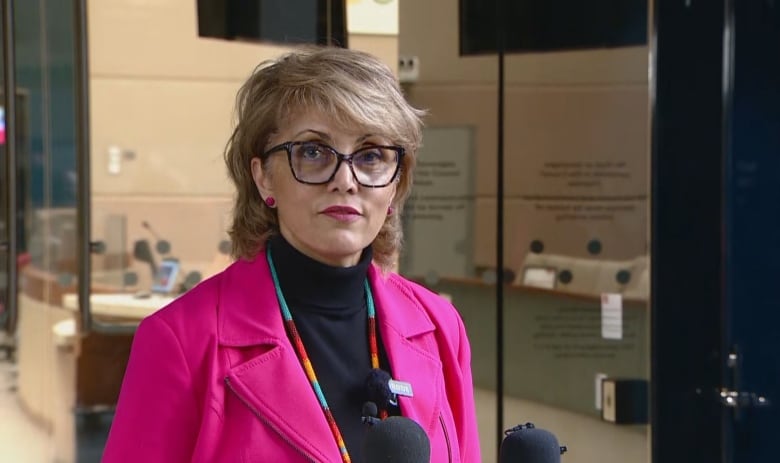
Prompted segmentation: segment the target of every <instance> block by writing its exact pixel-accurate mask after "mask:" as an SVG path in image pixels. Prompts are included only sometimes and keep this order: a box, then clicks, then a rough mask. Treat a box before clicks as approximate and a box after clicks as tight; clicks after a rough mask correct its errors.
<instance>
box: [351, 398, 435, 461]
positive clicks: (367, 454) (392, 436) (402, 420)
mask: <svg viewBox="0 0 780 463" xmlns="http://www.w3.org/2000/svg"><path fill="white" fill-rule="evenodd" d="M364 407H365V406H364ZM363 457H364V460H365V463H430V461H431V441H430V440H429V439H428V435H427V434H425V430H423V428H422V427H420V425H419V424H417V423H416V422H415V421H414V420H411V419H409V418H406V417H403V416H391V417H389V418H386V419H384V420H376V421H375V422H374V423H373V424H372V425H371V426H369V427H368V429H367V430H366V437H365V439H364V440H363Z"/></svg>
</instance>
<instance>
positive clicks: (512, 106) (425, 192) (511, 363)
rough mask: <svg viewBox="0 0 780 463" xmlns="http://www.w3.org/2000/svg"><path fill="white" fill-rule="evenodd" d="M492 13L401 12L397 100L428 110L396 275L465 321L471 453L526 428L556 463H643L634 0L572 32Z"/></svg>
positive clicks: (642, 180)
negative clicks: (448, 301)
mask: <svg viewBox="0 0 780 463" xmlns="http://www.w3.org/2000/svg"><path fill="white" fill-rule="evenodd" d="M458 3H460V7H459V6H458ZM504 3H505V4H509V5H505V6H504V8H505V9H504V11H503V16H499V17H502V18H503V19H502V20H501V21H497V20H496V17H497V16H496V11H497V10H496V8H497V5H496V2H487V4H485V2H480V4H479V5H475V2H468V1H463V2H447V1H443V0H442V1H433V2H401V7H400V11H401V15H400V39H399V53H400V55H401V62H402V63H403V62H404V60H405V59H406V60H407V61H408V62H411V63H415V64H416V65H417V66H419V69H418V70H417V72H418V75H417V77H415V78H414V80H412V81H410V82H409V83H408V85H407V91H408V95H409V97H410V99H411V100H412V101H413V102H414V103H416V104H418V105H420V106H423V107H425V108H427V109H429V111H430V117H429V118H428V126H427V129H426V138H425V146H424V148H423V150H422V152H421V157H420V161H421V166H422V167H423V168H422V169H421V170H420V171H419V172H418V174H417V176H416V190H415V191H416V193H415V196H414V197H413V201H412V204H411V207H410V210H409V211H407V214H408V217H407V222H406V223H407V230H408V235H407V247H406V254H405V255H404V260H403V261H402V264H403V265H402V266H401V270H402V272H407V273H408V274H410V275H414V276H416V277H417V278H419V280H420V281H421V282H422V283H423V284H425V285H426V286H428V287H430V288H431V289H433V290H435V291H438V292H441V293H444V294H447V295H450V296H451V297H452V301H453V303H454V304H455V306H456V307H457V308H458V309H459V310H460V312H461V314H462V315H463V318H464V320H465V321H466V325H467V328H468V331H469V335H470V338H471V342H472V348H473V367H474V379H475V386H476V388H477V397H478V414H479V417H480V432H481V437H482V449H483V461H495V460H496V454H497V453H496V452H497V441H498V439H500V438H502V437H504V433H503V431H504V430H506V429H509V428H512V427H514V426H516V425H518V424H524V423H526V422H532V423H534V425H535V426H536V427H539V428H544V429H547V430H549V431H551V432H553V433H554V434H556V435H557V437H558V439H559V441H560V442H561V444H562V445H566V446H568V447H569V449H571V455H570V456H568V459H571V458H574V459H576V460H577V461H580V462H611V461H614V462H624V461H631V462H642V461H650V455H649V452H648V448H649V445H648V442H649V440H648V439H649V429H648V426H647V425H646V424H645V423H646V422H647V410H648V407H647V395H648V394H647V391H648V384H649V382H648V380H649V369H650V359H649V316H648V315H649V314H648V307H649V306H648V303H647V301H648V292H649V259H648V254H647V253H648V243H649V237H648V213H649V210H648V206H649V198H648V191H649V185H648V179H649V172H648V169H647V166H648V165H649V135H648V125H649V123H648V112H649V111H648V81H647V75H648V69H647V56H648V48H647V46H646V42H647V41H646V35H647V27H646V24H647V4H646V2H641V1H638V2H625V4H624V3H621V5H623V7H625V8H623V7H621V9H620V11H619V12H618V13H619V14H618V13H616V14H615V15H613V19H616V22H613V23H612V24H605V23H604V22H603V21H602V20H603V19H604V17H601V18H600V19H599V20H598V21H593V22H589V21H587V15H588V14H592V12H589V11H584V10H583V11H580V10H577V11H580V13H578V15H585V16H583V17H582V18H581V20H582V21H583V22H587V23H588V24H589V26H588V27H583V28H581V29H576V30H574V29H572V28H567V27H563V26H562V25H561V24H560V23H559V22H556V21H555V18H556V17H558V16H559V15H558V16H556V13H555V11H553V10H554V9H550V8H547V6H546V4H544V5H542V3H541V2H536V4H537V6H539V8H536V9H533V8H530V6H529V5H531V4H533V3H535V2H532V1H526V2H504ZM606 3H609V2H601V4H602V5H601V6H602V7H604V6H605V5H606ZM629 3H630V6H629ZM477 6H478V7H477ZM542 6H544V8H542ZM572 8H574V9H577V8H579V7H576V6H572ZM588 8H590V6H589V7H588ZM594 8H595V6H594ZM595 9H596V10H598V8H595ZM599 11H601V10H599ZM559 13H560V12H559ZM534 14H535V15H536V16H534V17H533V20H531V19H529V15H534ZM572 14H573V13H572ZM513 15H514V16H513ZM521 15H522V17H521ZM575 16H576V15H573V16H571V17H572V18H573V17H575ZM578 22H579V20H578ZM502 23H503V24H504V25H506V27H507V28H506V30H505V32H506V34H508V35H509V37H506V38H505V39H506V46H507V47H510V46H511V47H510V49H507V50H505V52H506V54H505V56H504V63H503V65H502V67H503V70H504V72H503V75H499V74H498V68H499V55H498V53H497V47H496V45H495V44H496V43H497V40H498V39H499V36H500V33H499V32H498V31H499V27H501V24H502ZM521 23H522V24H523V25H524V29H523V30H522V31H519V32H518V30H517V25H518V24H521ZM594 25H595V26H594ZM509 26H511V27H509ZM531 26H533V27H531ZM591 26H593V27H591ZM596 26H598V27H596ZM600 28H601V29H600ZM604 28H607V29H604ZM464 34H466V37H464ZM469 34H470V35H469ZM578 34H579V36H578ZM577 40H580V41H581V42H580V43H578V42H577ZM605 44H608V45H609V46H604V45H605ZM458 45H460V46H461V48H460V49H459V48H458ZM412 58H413V59H412ZM499 94H500V95H501V98H502V99H501V103H502V106H503V108H502V107H500V106H499V104H498V95H499ZM499 129H501V131H502V133H499ZM499 150H500V153H499ZM497 153H498V154H497ZM498 156H501V157H502V160H501V162H502V169H501V172H500V173H499V172H498ZM499 176H502V178H501V180H503V188H502V190H501V191H498V184H499ZM498 223H502V224H503V227H502V230H501V238H500V240H501V242H500V243H499V244H500V245H501V246H500V247H499V248H498V249H497V246H496V244H497V242H496V240H497V235H498V233H497V232H498V226H497V224H498ZM499 250H500V252H502V255H501V263H499V259H498V258H497V257H498V256H497V254H496V253H497V251H499ZM499 266H503V269H504V270H503V272H498V271H497V269H498V267H499ZM497 284H499V285H500V293H497V289H498V288H496V285H497ZM497 317H500V319H501V320H502V322H503V323H502V326H501V328H500V331H499V330H497V328H496V319H497ZM497 339H498V340H499V342H501V345H500V346H499V348H498V349H497V347H496V340H497ZM497 362H501V364H500V367H501V368H500V369H497ZM497 381H500V384H497ZM497 394H498V395H497ZM495 407H499V413H498V414H499V416H503V420H501V422H497V420H496V409H495ZM616 407H617V408H616ZM605 449H610V450H609V452H606V451H605ZM564 459H566V458H564Z"/></svg>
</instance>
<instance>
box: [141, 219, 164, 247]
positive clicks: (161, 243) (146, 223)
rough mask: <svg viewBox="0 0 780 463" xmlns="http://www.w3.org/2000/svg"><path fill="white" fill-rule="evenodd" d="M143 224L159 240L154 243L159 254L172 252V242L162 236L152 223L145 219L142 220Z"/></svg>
mask: <svg viewBox="0 0 780 463" xmlns="http://www.w3.org/2000/svg"><path fill="white" fill-rule="evenodd" d="M141 226H142V227H144V228H145V229H146V230H147V231H148V232H149V233H151V235H152V236H153V237H154V238H155V239H156V240H157V243H155V245H154V249H155V250H156V251H157V252H158V253H159V254H168V253H169V252H171V243H170V242H169V241H168V240H164V239H162V238H161V237H160V235H159V234H157V232H156V231H155V230H154V228H152V225H151V224H150V223H149V222H147V221H146V220H144V221H143V222H141Z"/></svg>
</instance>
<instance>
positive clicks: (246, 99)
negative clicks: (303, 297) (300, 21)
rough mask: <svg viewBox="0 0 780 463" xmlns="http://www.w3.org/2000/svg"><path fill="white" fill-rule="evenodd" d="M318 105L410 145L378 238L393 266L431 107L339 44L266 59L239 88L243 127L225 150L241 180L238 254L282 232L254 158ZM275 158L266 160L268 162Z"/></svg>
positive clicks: (377, 254) (234, 231) (234, 176)
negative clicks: (415, 103)
mask: <svg viewBox="0 0 780 463" xmlns="http://www.w3.org/2000/svg"><path fill="white" fill-rule="evenodd" d="M310 110H316V111H319V112H321V113H322V114H324V115H326V116H328V117H329V118H331V119H332V120H334V121H336V122H337V123H338V124H339V125H341V126H342V127H358V128H362V129H364V130H365V131H366V132H367V133H375V134H379V135H381V136H383V137H384V138H386V139H388V140H389V141H390V142H391V143H392V144H394V145H398V146H401V147H403V148H404V150H405V152H406V154H405V155H404V156H403V158H402V163H401V168H400V172H399V174H398V177H397V178H396V182H397V189H396V194H395V197H394V198H393V202H392V205H393V208H394V210H395V213H393V214H390V215H388V216H387V219H386V220H385V223H384V224H383V225H382V228H381V229H380V231H379V234H378V235H377V237H376V238H375V239H374V241H373V243H372V245H371V246H372V248H373V258H374V261H375V262H376V263H377V264H378V265H379V266H380V267H382V268H383V269H388V268H389V267H390V266H391V265H392V263H393V261H394V259H395V256H396V255H397V253H398V252H400V249H401V244H402V241H403V230H402V227H401V212H402V210H403V205H404V202H405V201H406V198H407V197H408V196H409V193H410V190H411V186H412V174H413V172H414V166H415V162H416V156H417V150H418V148H419V147H420V143H421V139H422V117H423V116H424V114H425V112H424V111H422V110H419V109H416V108H414V107H412V106H411V105H410V104H409V103H408V102H407V101H406V99H405V97H404V95H403V93H402V90H401V88H400V86H399V83H398V80H397V79H396V77H395V76H394V75H393V72H392V71H391V70H390V68H389V67H388V66H386V65H385V64H384V63H382V62H381V61H379V60H378V59H377V58H375V57H374V56H371V55H369V54H367V53H364V52H360V51H355V50H347V49H343V48H333V47H307V48H301V49H298V50H296V51H294V52H291V53H287V54H285V55H282V56H281V57H279V58H278V59H274V60H269V61H264V62H262V63H261V64H260V65H259V66H258V67H257V68H255V70H254V72H253V73H252V75H251V76H250V77H249V79H247V81H246V82H245V83H244V85H243V86H242V87H241V89H240V90H239V92H238V95H237V97H236V108H235V119H236V120H235V128H234V129H233V133H232V135H231V136H230V138H229V140H228V142H227V145H226V147H225V153H224V155H225V162H226V164H227V167H228V172H229V175H230V178H231V180H232V181H233V183H234V184H235V187H236V197H235V202H234V205H233V220H232V224H231V226H230V229H229V235H230V238H231V242H232V254H233V257H235V258H239V259H252V258H254V257H255V256H256V255H257V253H258V252H260V251H261V250H262V249H264V248H265V243H266V242H267V240H268V238H269V237H271V236H272V235H273V234H276V233H278V232H279V222H278V218H277V212H276V209H273V208H270V207H267V206H266V205H265V204H264V203H263V201H262V198H261V197H260V194H259V193H258V191H257V188H256V185H255V183H254V180H253V178H252V171H251V162H252V159H253V158H255V157H258V158H261V155H262V153H264V152H265V150H266V149H267V148H268V146H267V145H268V143H269V139H270V137H271V136H272V135H273V134H274V133H275V132H276V131H278V130H279V129H280V127H282V126H283V125H284V124H285V121H287V120H289V119H290V118H293V117H295V116H296V115H298V114H302V113H304V112H307V111H310ZM261 159H262V158H261ZM267 162H268V160H267V159H264V160H263V163H264V165H263V168H267V166H266V165H265V164H266V163H267Z"/></svg>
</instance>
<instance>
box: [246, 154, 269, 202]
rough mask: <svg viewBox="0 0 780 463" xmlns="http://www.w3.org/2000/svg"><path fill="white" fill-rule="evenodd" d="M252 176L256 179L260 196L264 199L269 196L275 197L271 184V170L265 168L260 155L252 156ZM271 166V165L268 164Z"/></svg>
mask: <svg viewBox="0 0 780 463" xmlns="http://www.w3.org/2000/svg"><path fill="white" fill-rule="evenodd" d="M251 166H252V178H253V179H254V181H255V187H257V191H258V193H260V197H261V198H263V199H264V200H265V199H266V198H268V197H273V196H274V194H273V185H272V184H271V175H270V172H267V169H264V168H263V161H261V160H260V158H258V157H254V158H252V164H251ZM267 167H270V166H267Z"/></svg>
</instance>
